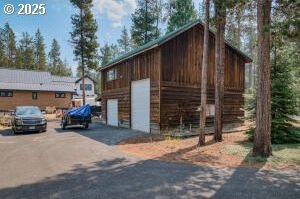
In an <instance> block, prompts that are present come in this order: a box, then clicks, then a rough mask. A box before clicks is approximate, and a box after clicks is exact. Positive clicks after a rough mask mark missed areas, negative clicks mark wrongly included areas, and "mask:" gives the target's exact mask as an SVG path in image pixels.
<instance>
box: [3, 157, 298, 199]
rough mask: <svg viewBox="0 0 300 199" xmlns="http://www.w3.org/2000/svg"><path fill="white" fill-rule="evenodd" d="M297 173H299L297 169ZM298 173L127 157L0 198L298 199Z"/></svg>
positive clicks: (17, 189)
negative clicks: (130, 158)
mask: <svg viewBox="0 0 300 199" xmlns="http://www.w3.org/2000/svg"><path fill="white" fill-rule="evenodd" d="M295 173H296V171H295ZM295 173H289V174H288V173H278V172H272V171H258V170H254V169H246V168H238V169H236V170H232V169H216V168H210V167H197V166H193V165H188V164H177V163H168V162H163V161H157V160H145V161H139V162H137V163H131V162H129V161H127V160H126V158H116V159H111V160H103V161H100V162H95V163H94V164H93V166H90V167H85V166H82V165H80V164H78V165H75V166H74V168H73V169H72V170H71V171H70V172H67V173H63V174H60V175H57V176H54V177H50V178H45V179H44V180H41V181H39V182H36V183H33V184H25V185H21V186H17V187H13V188H4V189H1V190H0V198H2V199H12V198H89V199H93V198H97V199H176V198H180V199H185V198H186V199H199V198H225V199H226V198H228V199H229V198H230V199H235V198H247V199H251V198H253V199H254V198H255V199H259V198H262V199H277V198H278V199H279V198H299V189H298V188H299V186H298V187H297V186H296V184H295V183H296V180H297V179H296V178H295Z"/></svg>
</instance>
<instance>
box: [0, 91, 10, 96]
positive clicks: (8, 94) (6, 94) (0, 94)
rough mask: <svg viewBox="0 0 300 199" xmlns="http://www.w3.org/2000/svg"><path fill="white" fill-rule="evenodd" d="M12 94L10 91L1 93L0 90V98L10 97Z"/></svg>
mask: <svg viewBox="0 0 300 199" xmlns="http://www.w3.org/2000/svg"><path fill="white" fill-rule="evenodd" d="M12 96H13V92H12V91H1V90H0V97H12Z"/></svg>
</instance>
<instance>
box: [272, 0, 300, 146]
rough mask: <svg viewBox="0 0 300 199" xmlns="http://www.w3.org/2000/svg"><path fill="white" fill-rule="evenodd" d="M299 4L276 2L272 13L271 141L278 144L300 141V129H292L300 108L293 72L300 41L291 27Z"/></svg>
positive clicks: (297, 59)
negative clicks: (299, 107) (297, 109)
mask: <svg viewBox="0 0 300 199" xmlns="http://www.w3.org/2000/svg"><path fill="white" fill-rule="evenodd" d="M296 5H297V4H296V2H291V1H281V2H276V3H275V5H274V6H275V7H276V9H275V10H274V11H273V13H272V24H271V34H272V36H271V38H272V42H271V116H272V122H271V141H272V143H274V144H281V143H294V142H298V143H299V142H300V129H299V128H298V129H297V128H296V127H293V126H292V124H291V123H292V122H293V119H291V117H290V116H291V115H295V114H296V108H297V107H296V86H297V84H296V83H297V81H296V80H297V79H296V78H294V76H293V69H294V68H296V67H297V66H298V67H299V65H300V58H299V57H300V52H299V48H298V47H297V46H298V45H299V41H297V39H296V37H297V35H296V34H295V32H294V30H293V28H290V27H292V26H293V24H294V23H295V21H294V20H293V19H296V13H295V10H296V9H297V6H296ZM298 20H299V19H298ZM283 27H286V28H283ZM287 27H289V28H287ZM298 86H299V85H298Z"/></svg>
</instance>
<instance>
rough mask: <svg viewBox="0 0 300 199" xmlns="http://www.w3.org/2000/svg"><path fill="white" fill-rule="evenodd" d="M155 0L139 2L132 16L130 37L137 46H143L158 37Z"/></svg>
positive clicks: (140, 0)
mask: <svg viewBox="0 0 300 199" xmlns="http://www.w3.org/2000/svg"><path fill="white" fill-rule="evenodd" d="M158 18H159V15H158V12H157V2H156V0H139V1H138V6H137V8H136V10H135V12H134V13H133V14H132V17H131V19H132V27H131V36H132V39H133V42H134V44H135V45H137V46H141V45H144V44H145V43H148V42H149V41H152V40H154V39H156V38H157V37H159V35H160V31H159V29H158V25H157V20H158Z"/></svg>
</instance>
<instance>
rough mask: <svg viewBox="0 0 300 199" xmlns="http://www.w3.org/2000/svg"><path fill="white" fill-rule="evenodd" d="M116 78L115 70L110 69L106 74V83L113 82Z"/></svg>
mask: <svg viewBox="0 0 300 199" xmlns="http://www.w3.org/2000/svg"><path fill="white" fill-rule="evenodd" d="M117 78H118V72H117V69H116V68H113V69H110V70H108V71H107V72H106V79H107V81H113V80H116V79H117Z"/></svg>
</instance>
